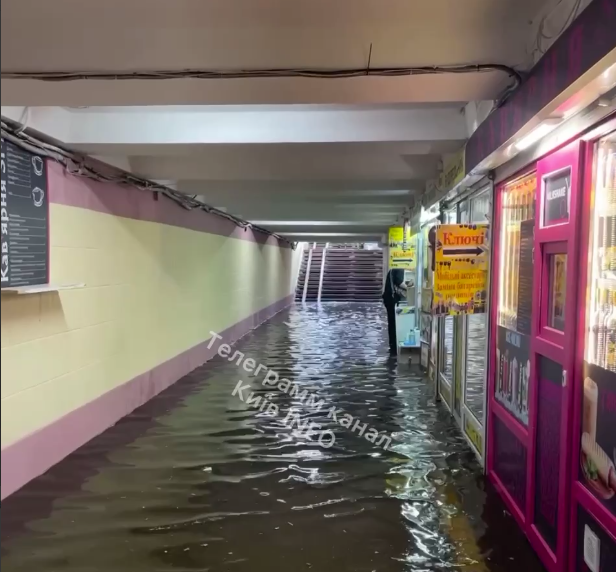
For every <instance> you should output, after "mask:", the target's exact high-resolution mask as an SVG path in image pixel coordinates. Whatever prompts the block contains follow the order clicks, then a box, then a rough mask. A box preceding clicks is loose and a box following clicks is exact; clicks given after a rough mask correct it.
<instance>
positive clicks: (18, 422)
mask: <svg viewBox="0 0 616 572" xmlns="http://www.w3.org/2000/svg"><path fill="white" fill-rule="evenodd" d="M67 185H73V187H74V186H75V185H77V187H76V188H73V189H72V191H75V192H81V193H85V194H86V195H88V194H89V195H90V198H94V199H97V200H99V199H101V197H103V198H102V200H103V203H104V205H103V206H104V208H103V206H102V204H101V203H100V202H96V200H95V201H94V202H92V206H93V208H82V206H70V204H67V203H70V202H71V200H70V199H69V200H67V199H66V196H65V195H63V194H62V192H63V190H65V188H66V186H67ZM79 187H83V188H79ZM72 191H71V192H72ZM106 191H110V189H108V188H106V186H105V185H100V184H97V183H87V182H81V181H75V180H74V179H73V178H72V177H67V176H66V175H65V174H64V173H63V172H62V171H61V170H60V168H59V167H58V166H56V165H50V194H51V197H52V205H51V212H50V221H51V237H50V241H51V273H52V277H51V278H52V282H53V283H55V284H70V283H85V287H83V288H80V289H75V290H66V291H63V292H59V293H48V294H44V295H29V296H6V295H3V296H2V449H3V461H4V453H5V450H6V448H7V447H8V446H14V445H15V444H16V443H19V442H20V440H22V439H24V438H26V437H28V436H30V435H32V434H34V433H36V432H38V431H40V430H41V429H44V428H46V427H47V426H49V425H50V424H53V423H54V422H57V421H58V420H59V419H61V418H63V416H66V415H67V414H69V413H70V412H72V411H74V410H76V409H78V408H81V407H83V406H84V405H86V404H88V403H90V402H93V401H95V400H97V398H100V397H101V396H102V395H104V394H106V393H107V392H109V391H110V390H113V389H114V388H118V387H119V386H122V385H123V384H127V382H129V381H130V380H133V379H135V378H137V377H138V376H142V375H143V374H144V373H146V372H150V371H152V370H155V369H156V368H157V366H161V364H164V363H166V362H169V360H172V359H173V358H176V356H178V355H181V354H183V353H184V352H187V351H189V350H191V349H193V348H196V347H199V346H200V344H201V345H203V342H205V341H206V340H207V339H208V338H209V337H210V334H209V332H210V330H212V331H216V332H223V331H224V330H227V329H229V328H231V327H232V326H234V325H235V324H238V323H240V322H242V321H246V319H248V318H250V316H253V315H255V314H256V313H258V312H260V311H261V312H263V311H266V309H267V308H269V307H272V308H273V309H274V305H276V304H278V305H280V304H281V302H282V303H283V304H284V301H285V299H286V298H287V297H288V296H289V295H290V294H291V293H292V291H293V288H294V280H295V279H296V276H297V272H298V266H299V263H300V258H301V257H300V254H301V253H300V252H299V251H293V250H292V249H290V248H288V247H282V245H279V244H278V243H277V242H276V241H274V242H273V244H272V240H271V239H269V240H261V241H257V240H253V239H249V238H247V237H246V236H244V235H239V236H238V235H237V233H236V231H235V230H233V231H230V232H229V233H226V234H227V235H225V233H221V234H211V233H208V232H207V231H206V230H207V229H202V230H201V229H200V230H195V229H190V228H185V227H182V226H176V225H173V224H164V223H161V222H156V221H153V220H138V219H136V218H126V217H123V216H117V215H118V214H124V213H123V210H122V209H121V208H119V209H118V212H117V213H115V212H113V211H114V208H113V207H109V201H107V200H106V196H105V195H103V193H105V192H106ZM113 193H115V195H116V197H117V196H121V193H137V194H139V193H140V192H139V191H135V190H130V189H119V188H114V189H113ZM110 196H111V194H110ZM54 197H55V198H57V199H58V200H59V201H60V202H56V201H55V200H54ZM81 198H83V197H81ZM135 200H136V201H143V200H146V199H145V198H144V197H143V196H138V197H135ZM147 200H152V199H151V196H148V197H147ZM73 202H80V201H73ZM61 203H64V204H61ZM164 207H165V208H168V209H177V208H180V207H176V206H175V205H174V204H173V203H171V202H170V201H167V202H166V204H165V205H164ZM124 210H126V209H124ZM194 215H196V216H197V217H198V216H203V217H207V216H211V215H206V214H205V213H194ZM178 216H181V213H179V214H178ZM144 218H150V219H152V218H156V217H152V216H149V217H144ZM178 220H179V219H178ZM191 220H192V219H191ZM195 220H197V219H195ZM229 224H231V223H229ZM188 226H192V227H195V225H194V224H192V225H188ZM219 230H220V229H218V231H219ZM240 232H242V233H243V232H244V231H240ZM275 309H280V308H279V307H276V308H275ZM263 317H267V316H263ZM241 333H242V332H240V334H241ZM193 361H194V360H193ZM191 363H192V362H191ZM193 365H194V364H193ZM172 370H173V368H172ZM167 375H171V376H172V375H173V371H171V370H170V371H169V373H168V374H167ZM173 381H175V380H169V382H173ZM76 429H78V428H76ZM92 436H93V435H91V436H89V437H92ZM4 481H5V468H4V462H3V485H2V486H3V497H4V496H6V495H5V490H4V489H5V483H4Z"/></svg>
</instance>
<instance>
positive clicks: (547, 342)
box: [486, 116, 616, 572]
mask: <svg viewBox="0 0 616 572" xmlns="http://www.w3.org/2000/svg"><path fill="white" fill-rule="evenodd" d="M614 130H616V118H614V117H613V116H612V117H611V118H608V119H607V120H606V121H604V122H603V123H602V124H601V125H600V126H599V127H596V128H594V129H593V130H592V131H591V132H588V133H587V134H585V135H582V136H581V137H580V138H578V139H576V140H574V141H572V142H569V143H567V144H566V145H563V146H562V147H559V148H558V149H556V150H554V151H552V152H551V153H550V154H549V155H547V156H545V157H543V158H541V159H540V160H538V161H537V163H536V164H534V165H530V166H528V167H527V168H526V169H525V170H524V171H523V172H521V173H519V174H518V175H517V176H515V177H513V178H512V180H516V179H518V178H520V177H523V176H525V175H529V174H531V173H533V172H536V180H537V187H536V205H537V208H536V212H535V234H534V254H533V261H534V275H533V301H532V309H533V311H532V326H531V335H530V336H529V347H530V348H529V349H530V351H529V354H530V380H529V396H528V399H529V406H528V407H529V419H528V426H527V427H525V426H524V425H523V423H521V422H520V421H518V419H517V418H516V417H515V416H514V415H513V414H512V413H510V412H509V411H508V410H507V409H506V408H505V407H504V406H503V405H502V404H501V403H500V402H499V401H498V400H497V399H496V393H495V391H496V374H497V372H498V367H499V364H497V363H496V362H497V358H496V356H497V352H496V347H497V343H498V338H499V336H498V329H499V326H498V304H499V300H498V295H499V291H500V289H499V281H500V273H499V270H500V264H501V263H502V262H503V260H502V256H501V252H500V240H501V238H500V237H501V224H502V213H503V191H504V190H505V188H506V187H507V183H504V184H501V185H499V186H498V187H497V188H496V190H495V193H496V196H495V219H494V222H495V224H494V232H493V236H494V244H495V245H496V247H495V248H494V250H493V257H492V268H493V269H494V271H493V272H492V276H493V279H492V301H491V304H490V306H491V314H490V341H489V352H490V353H489V356H490V357H489V372H488V417H487V432H488V439H487V457H486V461H487V464H486V466H487V473H488V477H489V478H490V480H491V482H492V483H493V484H494V485H495V487H496V489H497V490H498V491H499V493H500V494H501V496H502V497H503V499H504V502H505V504H506V505H507V507H508V509H509V510H510V511H511V514H512V515H513V516H514V518H515V519H516V521H517V522H518V524H519V525H520V527H521V528H522V529H523V531H524V532H525V534H526V536H527V537H528V539H529V541H530V543H531V545H532V546H533V548H534V550H535V551H536V552H537V554H538V555H539V557H540V558H541V560H542V562H543V563H544V565H545V566H546V568H547V570H548V571H549V572H589V571H590V570H591V569H590V568H589V567H588V566H587V565H586V564H584V558H583V553H584V546H583V542H582V539H581V537H580V533H579V529H580V524H579V523H578V517H579V515H580V514H584V515H587V516H588V517H589V520H588V521H589V522H591V524H592V527H593V529H595V530H598V531H600V534H601V538H602V540H603V542H602V552H603V551H605V554H609V556H607V558H610V559H609V560H602V562H609V566H611V563H612V560H611V558H614V557H615V556H614V555H616V515H615V514H613V513H612V512H610V510H608V509H607V508H606V507H605V506H604V504H602V503H601V502H600V501H599V500H598V499H597V498H596V497H595V496H594V495H593V493H591V492H590V491H589V490H588V489H587V488H586V486H584V485H583V484H582V483H581V482H580V481H579V479H578V475H579V467H580V447H581V423H582V413H581V412H582V397H583V383H584V372H583V369H584V356H585V349H586V348H585V346H586V336H587V325H586V321H587V284H588V278H589V276H588V266H589V264H588V257H589V254H588V253H589V248H590V242H591V237H590V232H591V217H592V215H593V211H592V209H593V205H592V196H593V192H592V185H593V176H594V172H593V171H594V170H593V161H594V153H595V142H596V141H597V139H599V138H600V137H602V136H603V135H606V134H608V133H610V132H612V131H614ZM563 174H565V176H568V177H569V180H570V196H569V209H568V210H569V213H568V216H565V218H564V219H563V220H558V221H555V222H554V223H551V224H543V222H544V215H545V212H544V210H545V209H544V190H545V187H546V181H548V180H550V179H551V178H557V177H559V176H561V175H563ZM555 255H561V256H563V255H564V256H566V266H567V272H566V300H565V304H564V325H562V327H560V328H556V327H552V326H553V324H551V323H550V316H549V312H548V308H549V307H550V301H551V300H550V296H551V288H548V287H547V285H548V284H550V280H551V268H552V264H551V261H552V260H553V257H554V256H555ZM561 260H562V258H561ZM556 377H558V379H555V378H556ZM558 381H560V382H561V383H558ZM614 391H615V392H616V387H614ZM540 414H541V415H540ZM613 426H614V432H615V433H616V418H614V421H613ZM538 460H539V461H538ZM556 483H557V486H556ZM580 511H585V512H584V513H582V512H580ZM584 518H586V516H585V517H584ZM586 528H588V527H586ZM605 554H604V556H605ZM607 566H608V565H606V566H605V567H604V568H605V569H603V568H599V570H597V571H596V572H614V571H615V570H616V568H614V569H611V568H610V569H609V570H608V569H607Z"/></svg>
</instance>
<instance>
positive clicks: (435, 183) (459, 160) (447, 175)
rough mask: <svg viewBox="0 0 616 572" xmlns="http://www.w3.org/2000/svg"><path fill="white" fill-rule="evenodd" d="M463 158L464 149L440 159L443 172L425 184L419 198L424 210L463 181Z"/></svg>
mask: <svg viewBox="0 0 616 572" xmlns="http://www.w3.org/2000/svg"><path fill="white" fill-rule="evenodd" d="M464 156H465V155H464V148H462V149H460V150H459V151H458V152H457V153H452V154H451V155H444V156H443V157H442V161H443V172H442V173H441V174H440V175H439V177H438V179H431V180H429V181H427V182H426V189H425V192H424V194H423V196H422V198H421V204H422V205H423V206H424V208H429V207H431V206H432V205H433V204H434V203H436V202H438V201H439V200H441V199H442V198H443V197H444V196H445V195H446V194H447V193H448V192H449V191H451V190H452V189H453V188H454V187H456V186H457V185H459V184H460V183H461V182H462V181H463V180H464V176H465V174H466V170H465V167H466V166H465V160H464Z"/></svg>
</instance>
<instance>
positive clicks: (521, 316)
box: [517, 220, 535, 336]
mask: <svg viewBox="0 0 616 572" xmlns="http://www.w3.org/2000/svg"><path fill="white" fill-rule="evenodd" d="M534 253H535V221H534V220H524V221H522V222H521V223H520V255H519V261H520V266H519V269H518V316H517V320H518V321H517V330H518V332H520V333H521V334H525V335H527V336H530V335H531V327H532V315H533V272H534Z"/></svg>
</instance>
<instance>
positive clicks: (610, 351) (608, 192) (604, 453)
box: [579, 133, 616, 525]
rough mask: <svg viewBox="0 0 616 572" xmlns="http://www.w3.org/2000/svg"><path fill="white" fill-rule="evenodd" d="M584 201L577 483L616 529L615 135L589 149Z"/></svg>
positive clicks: (612, 134) (605, 138)
mask: <svg viewBox="0 0 616 572" xmlns="http://www.w3.org/2000/svg"><path fill="white" fill-rule="evenodd" d="M590 198H591V201H592V202H591V214H590V217H591V220H590V231H591V235H590V245H589V260H588V273H589V283H588V290H587V298H588V301H589V304H588V307H587V316H586V326H585V336H586V340H585V342H586V344H585V352H584V353H585V359H584V361H585V363H584V372H583V383H582V384H581V387H580V388H579V391H580V393H581V396H580V400H579V401H580V402H581V403H580V404H581V428H580V464H579V466H580V470H579V481H580V483H581V484H582V486H584V487H585V489H586V490H587V491H588V492H590V493H591V494H592V495H593V496H594V497H595V498H596V499H597V500H599V502H600V503H601V504H602V505H603V506H604V507H605V509H607V512H609V513H610V514H611V517H612V525H616V133H611V134H610V135H608V136H606V137H604V138H603V139H601V140H599V141H598V142H596V144H595V149H594V164H593V185H592V192H591V195H590ZM580 381H581V380H580Z"/></svg>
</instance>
